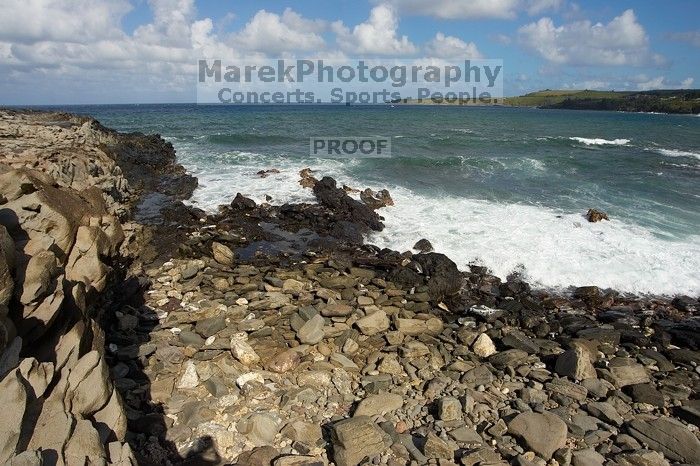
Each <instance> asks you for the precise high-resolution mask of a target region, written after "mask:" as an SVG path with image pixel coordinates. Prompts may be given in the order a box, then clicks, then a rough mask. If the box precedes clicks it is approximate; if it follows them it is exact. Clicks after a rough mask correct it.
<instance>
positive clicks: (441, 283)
mask: <svg viewBox="0 0 700 466" xmlns="http://www.w3.org/2000/svg"><path fill="white" fill-rule="evenodd" d="M413 260H414V261H415V262H416V263H418V264H419V265H420V268H421V270H422V272H423V275H424V276H425V277H426V278H427V285H428V293H429V294H430V297H431V299H433V300H435V301H441V300H442V299H443V298H445V297H449V296H451V295H454V294H456V293H457V292H459V290H460V289H461V288H462V274H461V273H460V272H459V270H458V269H457V264H455V263H454V262H452V260H450V258H448V257H447V256H445V255H444V254H440V253H437V252H429V253H425V254H416V255H415V256H413Z"/></svg>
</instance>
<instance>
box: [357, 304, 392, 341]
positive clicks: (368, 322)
mask: <svg viewBox="0 0 700 466" xmlns="http://www.w3.org/2000/svg"><path fill="white" fill-rule="evenodd" d="M355 325H357V328H359V329H360V332H362V333H363V334H364V335H368V336H372V335H376V334H377V333H379V332H384V331H386V330H388V329H389V325H390V322H389V318H388V317H387V315H386V312H384V311H383V310H378V311H375V312H373V313H372V314H370V315H368V316H365V317H363V318H362V319H359V320H358V321H357V322H355Z"/></svg>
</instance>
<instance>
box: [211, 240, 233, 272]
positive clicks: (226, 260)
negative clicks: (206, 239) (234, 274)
mask: <svg viewBox="0 0 700 466" xmlns="http://www.w3.org/2000/svg"><path fill="white" fill-rule="evenodd" d="M211 250H212V254H213V257H214V260H215V261H216V262H218V263H219V264H221V265H226V266H229V267H230V266H232V265H233V262H234V259H235V255H234V253H233V251H232V250H231V248H229V247H228V246H226V245H225V244H221V243H218V242H216V241H214V242H213V243H212V244H211Z"/></svg>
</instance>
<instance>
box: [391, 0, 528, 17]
mask: <svg viewBox="0 0 700 466" xmlns="http://www.w3.org/2000/svg"><path fill="white" fill-rule="evenodd" d="M391 3H392V5H394V6H395V7H396V8H397V10H398V11H400V12H401V13H406V14H409V15H418V16H432V17H435V18H440V19H475V18H503V19H510V18H514V17H515V15H516V10H517V8H518V6H519V5H520V0H431V1H427V2H426V1H425V0H391Z"/></svg>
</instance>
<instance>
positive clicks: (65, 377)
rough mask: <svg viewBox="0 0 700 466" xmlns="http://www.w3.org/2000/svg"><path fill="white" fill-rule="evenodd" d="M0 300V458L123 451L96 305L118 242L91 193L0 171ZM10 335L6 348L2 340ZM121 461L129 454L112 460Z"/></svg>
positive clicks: (52, 460) (58, 459)
mask: <svg viewBox="0 0 700 466" xmlns="http://www.w3.org/2000/svg"><path fill="white" fill-rule="evenodd" d="M0 193H2V196H3V202H2V204H1V205H0V224H2V233H0V234H1V235H2V236H3V241H2V243H3V252H4V257H3V258H2V267H3V268H4V270H5V274H4V276H3V290H2V293H1V295H2V296H3V297H4V299H3V301H4V302H3V306H7V309H8V312H7V313H5V315H3V319H4V320H3V328H5V329H7V328H10V329H13V330H14V331H12V332H8V331H6V332H4V338H3V340H4V343H5V344H8V343H9V345H10V347H12V346H15V347H16V348H19V351H11V348H2V349H6V351H5V352H4V353H3V375H4V379H3V380H2V384H3V389H2V390H0V397H2V401H3V406H12V407H13V409H12V410H11V411H12V413H13V416H16V417H17V419H15V420H12V421H11V422H12V423H13V424H12V426H8V429H9V430H5V431H4V432H2V433H0V443H2V456H1V457H0V462H2V461H8V460H10V459H11V458H12V457H13V456H14V455H16V454H19V453H22V452H26V451H36V452H37V455H39V456H40V457H41V458H42V460H43V461H44V462H45V463H47V464H76V463H84V462H85V461H86V459H88V458H89V459H90V460H91V461H96V462H103V463H104V462H107V461H111V458H110V457H109V450H110V449H114V448H115V447H114V446H111V445H110V443H111V442H117V443H118V446H117V447H116V448H117V449H118V450H119V452H120V455H121V452H122V450H123V448H124V444H123V442H124V439H125V438H124V436H125V434H126V430H125V413H124V411H123V407H122V402H121V399H120V396H119V394H118V393H117V391H116V390H115V388H114V386H113V385H112V382H111V379H110V377H109V372H108V368H107V364H106V361H105V358H104V352H105V348H104V344H103V342H104V334H103V332H102V330H101V329H100V328H99V326H98V325H97V323H96V319H97V318H98V316H97V315H96V310H95V309H94V305H95V304H96V303H97V297H98V296H99V295H100V293H102V292H103V291H105V289H106V287H107V286H108V282H109V280H110V276H111V271H112V263H113V261H114V260H115V259H116V257H117V255H118V251H119V246H120V245H121V243H122V241H123V240H124V234H123V232H122V228H121V224H120V223H119V221H118V220H117V219H116V217H115V216H114V215H111V214H110V213H109V211H108V207H107V205H106V203H105V201H104V198H103V197H102V195H101V193H100V192H99V191H98V190H96V189H86V190H83V191H82V192H77V191H75V190H73V189H72V188H68V187H63V186H60V185H59V184H58V183H57V182H56V181H55V180H54V179H53V178H51V177H50V176H49V175H48V174H46V173H43V172H40V171H36V170H28V169H24V168H22V169H17V170H11V171H8V172H5V173H3V174H2V175H0ZM10 337H13V338H12V342H11V343H10V342H9V340H10ZM123 461H127V463H125V464H128V461H129V455H127V456H126V457H124V458H122V457H121V456H120V458H119V461H118V462H123Z"/></svg>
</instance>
